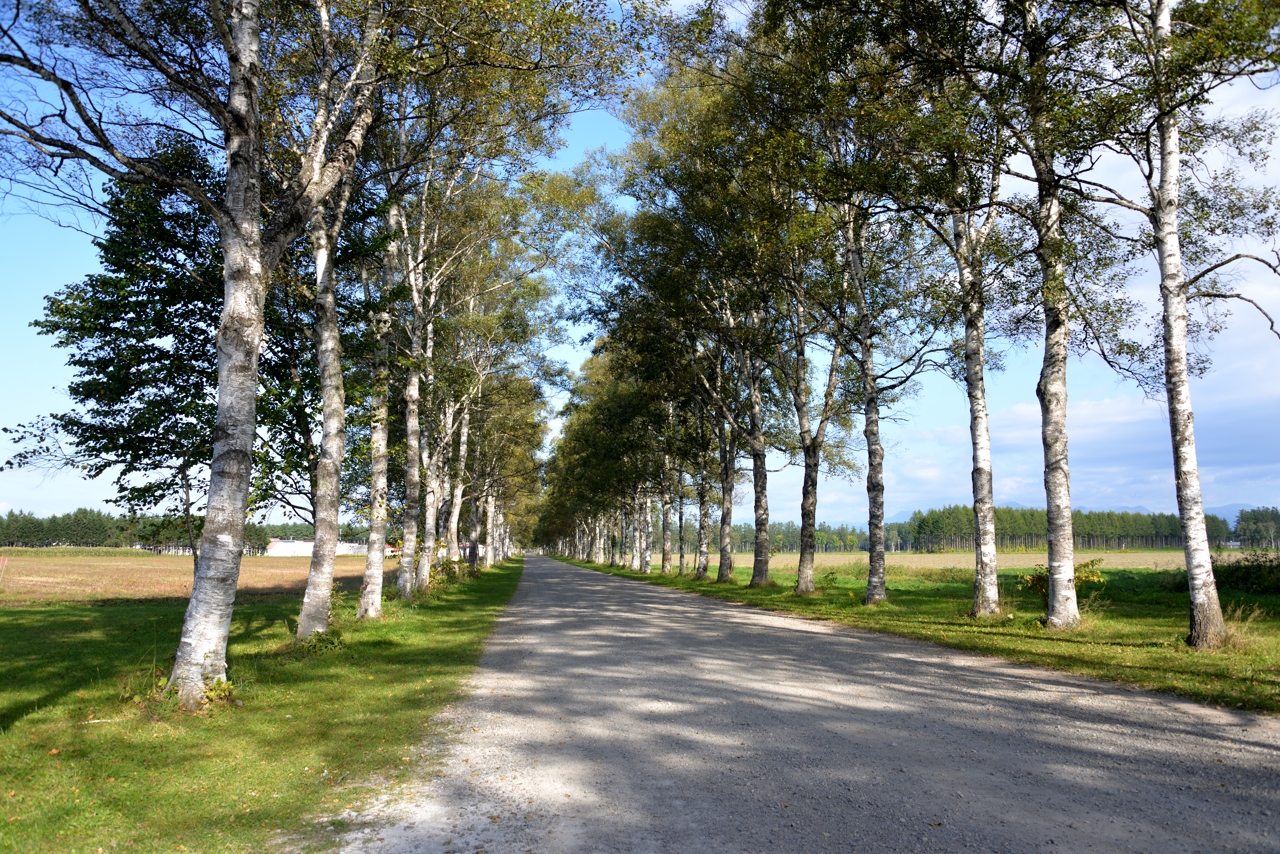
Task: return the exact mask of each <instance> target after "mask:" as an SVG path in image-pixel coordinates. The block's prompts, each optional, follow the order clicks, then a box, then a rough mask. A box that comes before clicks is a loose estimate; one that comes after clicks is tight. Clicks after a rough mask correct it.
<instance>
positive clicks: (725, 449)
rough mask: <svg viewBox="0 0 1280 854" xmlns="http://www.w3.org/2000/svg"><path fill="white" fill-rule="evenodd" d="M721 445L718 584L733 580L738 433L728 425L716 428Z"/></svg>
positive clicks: (720, 425)
mask: <svg viewBox="0 0 1280 854" xmlns="http://www.w3.org/2000/svg"><path fill="white" fill-rule="evenodd" d="M716 438H717V441H718V443H719V445H720V565H719V566H718V567H717V569H716V582H717V583H718V584H728V583H729V582H730V581H732V580H733V481H734V477H735V476H736V474H737V471H736V469H737V461H738V459H737V458H738V441H737V440H738V433H737V431H736V430H735V429H733V428H732V427H731V426H729V425H728V424H719V425H717V427H716Z"/></svg>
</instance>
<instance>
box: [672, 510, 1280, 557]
mask: <svg viewBox="0 0 1280 854" xmlns="http://www.w3.org/2000/svg"><path fill="white" fill-rule="evenodd" d="M995 514H996V543H997V545H998V547H999V549H1000V550H1001V551H1018V550H1022V549H1034V550H1043V549H1045V548H1047V542H1046V539H1045V537H1046V533H1047V530H1048V519H1047V514H1046V512H1045V511H1044V510H1040V509H1036V508H1031V507H997V508H995ZM1072 516H1073V522H1074V529H1075V547H1076V548H1078V549H1086V550H1094V549H1161V548H1182V530H1181V527H1180V525H1179V522H1178V517H1177V516H1176V515H1174V514H1172V513H1129V512H1116V511H1111V510H1076V511H1074V512H1073V513H1072ZM1205 524H1206V527H1207V529H1208V534H1209V542H1210V543H1211V544H1212V545H1214V546H1215V547H1223V546H1227V545H1228V544H1229V543H1232V542H1238V543H1239V544H1240V547H1242V548H1246V549H1275V548H1277V546H1280V508H1275V507H1260V508H1258V509H1256V510H1242V511H1241V512H1240V513H1239V514H1238V516H1237V517H1236V523H1235V526H1234V527H1233V526H1232V524H1231V523H1230V522H1229V521H1228V520H1227V519H1225V518H1223V517H1221V516H1216V515H1214V514H1212V513H1206V514H1205ZM691 537H692V532H689V533H688V534H687V535H686V539H691ZM755 537H756V534H755V526H754V525H752V524H751V523H749V522H743V523H740V524H738V525H734V526H733V527H732V528H731V529H730V544H731V548H732V549H733V551H735V552H744V551H750V550H751V549H752V547H753V545H754V543H755ZM973 537H974V535H973V508H972V507H969V506H966V505H962V504H954V505H949V506H947V507H942V508H936V509H932V510H925V511H921V510H917V511H915V512H914V513H912V514H911V518H910V519H909V520H907V521H906V522H890V523H888V524H887V525H885V549H886V551H916V552H944V551H969V550H972V549H973V548H974V542H973ZM711 539H712V547H713V548H714V549H719V548H720V536H719V531H718V530H717V531H716V532H715V534H713V536H712V538H711ZM769 541H770V543H771V544H772V546H773V551H774V552H797V551H799V549H800V526H799V525H797V524H796V523H795V522H771V523H770V524H769ZM816 541H817V550H818V551H819V552H857V551H866V550H867V545H868V541H867V532H866V531H865V530H863V529H861V528H858V527H857V526H855V525H847V524H844V525H840V526H838V527H833V526H832V525H830V524H828V523H825V522H824V523H822V524H820V525H818V526H817V533H816Z"/></svg>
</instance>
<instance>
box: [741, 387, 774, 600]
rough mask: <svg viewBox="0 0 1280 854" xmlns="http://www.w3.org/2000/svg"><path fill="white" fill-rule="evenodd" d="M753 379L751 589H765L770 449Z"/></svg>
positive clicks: (769, 549)
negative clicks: (753, 542) (753, 502)
mask: <svg viewBox="0 0 1280 854" xmlns="http://www.w3.org/2000/svg"><path fill="white" fill-rule="evenodd" d="M752 372H753V373H754V374H755V376H753V377H752V378H751V387H750V388H749V389H748V390H747V399H748V413H749V416H750V418H749V425H750V433H749V434H748V436H747V445H748V447H750V449H751V486H752V489H753V490H754V493H755V495H754V498H755V524H756V548H755V556H754V560H753V561H752V565H751V583H750V586H751V587H764V586H765V585H767V584H768V583H769V557H770V553H771V552H772V551H773V548H772V543H771V542H770V539H769V467H768V462H769V461H768V446H767V445H766V444H765V439H764V401H763V399H762V397H761V395H760V382H761V379H760V376H759V374H758V372H757V371H756V370H755V366H754V365H753V367H752Z"/></svg>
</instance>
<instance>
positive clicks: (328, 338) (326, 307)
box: [298, 192, 347, 640]
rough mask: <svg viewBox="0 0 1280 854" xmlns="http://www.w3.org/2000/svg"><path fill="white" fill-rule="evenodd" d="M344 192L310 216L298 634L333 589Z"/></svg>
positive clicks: (341, 432) (342, 402)
mask: <svg viewBox="0 0 1280 854" xmlns="http://www.w3.org/2000/svg"><path fill="white" fill-rule="evenodd" d="M346 199H347V194H346V192H344V193H342V194H341V197H340V199H339V201H338V202H337V203H336V204H335V205H334V222H333V226H332V227H330V225H329V223H328V222H326V220H325V215H324V209H323V207H318V208H316V210H315V212H314V213H313V214H312V221H311V229H310V230H311V249H312V255H313V257H314V259H315V266H316V298H315V305H316V323H315V341H316V360H317V362H318V364H319V367H320V401H321V423H322V428H321V435H320V455H319V459H318V460H317V461H316V468H315V484H314V487H313V497H312V509H313V515H314V521H315V543H314V546H313V548H312V552H311V568H310V571H309V573H308V575H307V589H306V592H305V593H304V594H303V597H302V610H301V611H300V612H299V614H298V640H306V639H307V638H308V637H310V636H311V635H312V634H313V633H315V632H325V631H328V630H329V618H330V609H331V600H332V594H333V559H334V556H335V555H336V554H337V549H338V510H339V505H340V503H341V499H342V490H341V484H340V480H341V477H342V458H343V454H344V453H345V452H346V443H347V420H346V409H347V400H346V390H345V388H344V386H343V382H342V336H341V333H340V331H339V327H338V300H337V294H336V293H335V284H334V277H333V251H334V244H335V242H336V240H337V236H338V233H339V232H340V231H341V229H342V216H343V213H344V209H345V207H346Z"/></svg>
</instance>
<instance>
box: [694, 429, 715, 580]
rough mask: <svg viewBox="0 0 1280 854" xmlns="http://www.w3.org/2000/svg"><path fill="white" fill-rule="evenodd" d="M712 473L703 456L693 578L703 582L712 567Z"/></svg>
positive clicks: (700, 464) (699, 483)
mask: <svg viewBox="0 0 1280 854" xmlns="http://www.w3.org/2000/svg"><path fill="white" fill-rule="evenodd" d="M710 480H711V472H710V471H708V470H707V457H706V454H705V453H704V454H702V455H701V456H700V458H699V462H698V557H697V563H695V564H694V571H693V577H694V578H696V579H698V580H699V581H701V580H702V579H704V578H706V577H707V570H708V569H710V567H711V484H710Z"/></svg>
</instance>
